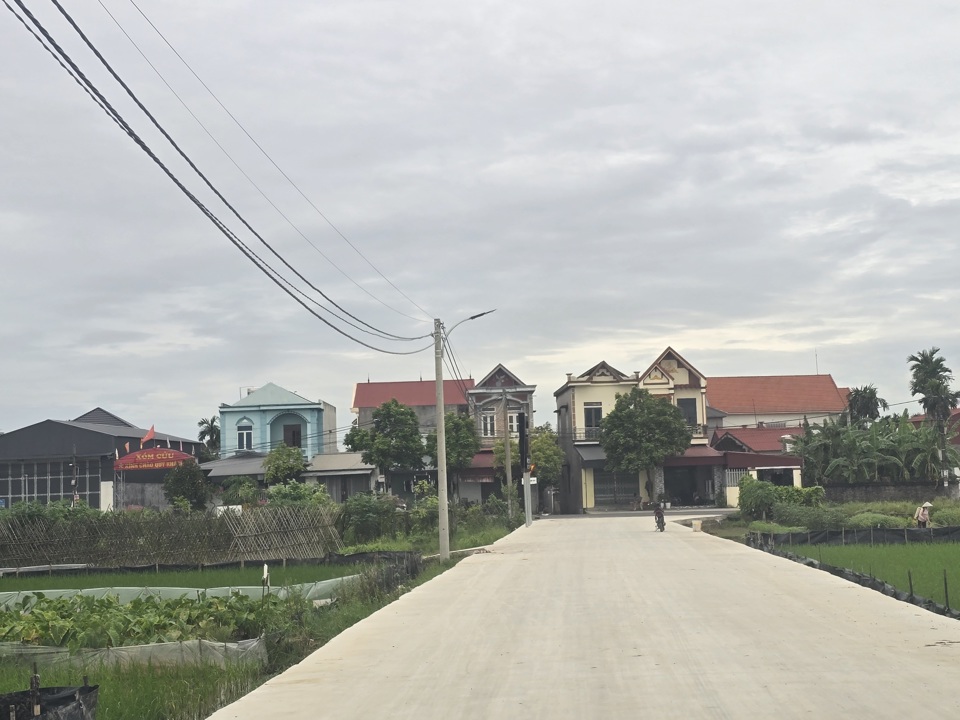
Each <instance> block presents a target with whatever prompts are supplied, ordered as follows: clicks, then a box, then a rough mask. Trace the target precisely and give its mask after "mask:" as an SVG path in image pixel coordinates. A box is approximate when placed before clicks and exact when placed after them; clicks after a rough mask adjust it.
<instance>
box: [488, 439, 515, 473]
mask: <svg viewBox="0 0 960 720" xmlns="http://www.w3.org/2000/svg"><path fill="white" fill-rule="evenodd" d="M504 448H505V446H504V443H503V440H502V439H497V440H494V441H493V467H494V468H495V469H496V470H497V471H499V472H500V473H501V475H502V476H503V477H504V478H506V464H507V453H506V450H505V449H504ZM519 468H520V443H518V442H517V441H516V440H514V439H513V438H510V471H511V474H512V476H513V478H514V479H516V473H514V472H513V471H514V470H517V469H519Z"/></svg>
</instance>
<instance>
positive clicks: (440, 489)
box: [433, 310, 493, 560]
mask: <svg viewBox="0 0 960 720" xmlns="http://www.w3.org/2000/svg"><path fill="white" fill-rule="evenodd" d="M492 312H493V310H487V311H486V312H482V313H478V314H476V315H471V316H470V317H468V318H464V319H463V320H461V321H460V322H458V323H457V324H456V325H454V326H453V327H452V328H450V331H449V332H448V333H447V335H449V334H450V333H452V332H453V331H454V330H456V329H457V326H459V325H462V324H463V323H465V322H467V320H476V319H477V318H479V317H483V316H484V315H489V314H490V313H492ZM433 349H434V361H435V363H436V368H435V370H436V377H437V504H438V505H439V506H440V508H439V519H438V522H437V524H438V525H439V528H440V530H439V532H440V559H441V560H449V559H450V518H449V514H448V512H447V427H446V420H447V415H446V413H445V412H444V404H443V323H442V322H441V321H440V318H436V319H434V321H433Z"/></svg>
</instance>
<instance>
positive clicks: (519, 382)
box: [471, 363, 526, 390]
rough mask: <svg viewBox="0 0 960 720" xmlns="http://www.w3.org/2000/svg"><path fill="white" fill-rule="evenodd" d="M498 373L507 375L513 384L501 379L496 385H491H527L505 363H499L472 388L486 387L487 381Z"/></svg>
mask: <svg viewBox="0 0 960 720" xmlns="http://www.w3.org/2000/svg"><path fill="white" fill-rule="evenodd" d="M497 375H501V376H506V378H507V379H509V380H511V381H512V382H513V385H506V384H505V383H504V382H502V380H501V381H500V382H498V383H496V385H491V386H489V387H526V386H525V384H524V382H523V381H522V380H521V379H520V378H518V377H517V376H516V375H514V374H513V373H512V372H510V371H509V370H508V369H507V368H506V366H505V365H504V364H503V363H497V366H496V367H495V368H493V370H491V371H490V372H488V373H487V374H486V375H484V376H483V378H482V379H481V380H480V381H479V382H477V383H476V384H475V385H474V386H473V388H471V390H480V389H483V388H485V387H488V386H487V382H488V381H492V380H494V376H497ZM497 379H498V380H500V378H497Z"/></svg>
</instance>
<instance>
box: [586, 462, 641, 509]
mask: <svg viewBox="0 0 960 720" xmlns="http://www.w3.org/2000/svg"><path fill="white" fill-rule="evenodd" d="M639 490H640V480H639V479H638V478H637V477H629V476H624V475H622V474H621V475H619V476H618V475H617V473H614V472H609V471H607V470H600V469H594V471H593V502H594V503H595V504H596V505H624V504H626V503H629V502H631V501H632V500H633V499H634V496H635V495H637V493H638V492H639Z"/></svg>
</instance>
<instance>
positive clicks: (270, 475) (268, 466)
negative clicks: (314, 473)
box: [263, 443, 307, 487]
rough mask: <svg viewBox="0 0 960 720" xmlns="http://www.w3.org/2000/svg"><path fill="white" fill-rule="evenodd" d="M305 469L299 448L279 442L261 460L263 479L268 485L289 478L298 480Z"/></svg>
mask: <svg viewBox="0 0 960 720" xmlns="http://www.w3.org/2000/svg"><path fill="white" fill-rule="evenodd" d="M306 469H307V462H306V460H304V459H303V452H302V451H301V450H300V448H298V447H290V446H289V445H285V444H284V443H280V444H279V445H277V446H276V447H275V448H274V449H273V450H271V451H270V452H269V453H267V457H265V458H264V460H263V479H264V482H266V483H267V486H268V487H269V486H270V485H276V484H277V483H282V482H289V481H291V480H294V481H298V480H300V476H301V475H302V474H303V471H304V470H306Z"/></svg>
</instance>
